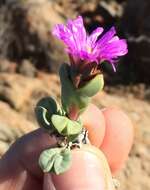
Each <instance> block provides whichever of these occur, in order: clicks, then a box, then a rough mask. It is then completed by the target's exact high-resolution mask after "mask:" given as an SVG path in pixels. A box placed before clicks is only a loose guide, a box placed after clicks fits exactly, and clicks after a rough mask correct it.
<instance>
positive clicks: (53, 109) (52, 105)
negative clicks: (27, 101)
mask: <svg viewBox="0 0 150 190" xmlns="http://www.w3.org/2000/svg"><path fill="white" fill-rule="evenodd" d="M36 107H43V108H45V109H46V110H47V111H48V114H49V116H51V115H52V114H56V113H57V112H58V105H57V102H56V101H55V100H54V99H53V98H52V97H45V98H42V99H41V100H40V101H39V102H38V103H37V105H36Z"/></svg>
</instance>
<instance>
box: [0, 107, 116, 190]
mask: <svg viewBox="0 0 150 190" xmlns="http://www.w3.org/2000/svg"><path fill="white" fill-rule="evenodd" d="M92 111H93V110H92ZM89 112H90V108H89ZM92 113H93V112H92ZM93 114H94V113H93ZM87 120H88V117H87ZM94 120H95V118H94ZM98 120H99V118H97V121H98ZM90 123H91V121H90ZM94 123H95V121H94ZM112 132H113V131H112ZM50 142H51V146H53V145H55V144H56V140H55V138H54V139H52V138H51V137H50V136H49V134H48V133H46V131H45V130H44V129H42V128H39V129H37V130H35V131H33V132H31V133H29V134H27V135H24V136H23V137H21V138H20V139H18V140H17V141H16V142H15V143H14V144H13V145H12V146H11V147H10V149H9V150H8V151H7V152H6V154H5V155H4V156H3V157H2V159H1V160H0V190H8V189H9V190H33V189H36V190H54V189H55V188H54V187H53V184H52V182H51V179H50V175H47V174H43V172H42V171H41V169H40V168H39V165H38V158H39V155H40V153H41V152H42V150H44V149H46V148H49V146H50ZM62 190H63V189H62Z"/></svg>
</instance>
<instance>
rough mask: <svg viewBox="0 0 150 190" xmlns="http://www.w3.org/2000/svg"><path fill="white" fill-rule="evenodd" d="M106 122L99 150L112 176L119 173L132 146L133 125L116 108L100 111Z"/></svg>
mask: <svg viewBox="0 0 150 190" xmlns="http://www.w3.org/2000/svg"><path fill="white" fill-rule="evenodd" d="M102 112H103V115H104V117H105V122H106V132H105V137H104V141H103V143H102V145H101V146H100V149H101V150H102V151H103V152H104V154H105V155H106V157H107V160H108V163H109V165H110V168H111V171H112V173H113V174H115V173H117V172H118V171H120V169H121V168H122V167H123V165H124V163H125V161H126V160H127V158H128V154H129V151H130V149H131V146H132V144H133V136H134V130H133V124H132V122H131V120H130V119H129V117H128V116H127V115H126V114H125V113H124V112H123V111H122V110H121V109H120V108H119V107H116V106H113V107H109V108H106V109H104V110H102Z"/></svg>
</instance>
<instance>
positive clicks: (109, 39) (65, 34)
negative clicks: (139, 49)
mask: <svg viewBox="0 0 150 190" xmlns="http://www.w3.org/2000/svg"><path fill="white" fill-rule="evenodd" d="M103 30H104V29H103V28H102V27H98V28H97V29H96V30H94V31H93V32H92V33H91V34H90V35H88V34H87V33H86V30H85V27H84V24H83V19H82V17H81V16H78V17H77V18H76V19H75V20H68V22H67V24H66V26H65V25H63V24H57V25H56V26H55V27H54V29H53V35H55V36H56V37H57V38H58V39H60V40H62V41H63V42H64V43H65V45H66V46H67V49H66V50H67V52H68V53H69V55H70V56H71V57H72V58H73V59H74V60H79V59H80V60H83V61H84V60H85V61H86V62H96V63H97V64H99V63H101V62H103V61H108V62H110V63H111V64H112V66H113V69H114V70H115V65H114V64H115V62H116V60H117V58H118V57H119V56H123V55H125V54H126V53H127V52H128V49H127V43H126V40H125V39H119V37H118V36H117V35H116V30H115V28H114V27H112V28H111V29H110V30H109V31H108V32H106V33H105V34H104V35H102V36H101V37H100V38H99V36H100V35H101V34H102V32H103Z"/></svg>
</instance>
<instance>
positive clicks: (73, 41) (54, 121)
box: [35, 16, 128, 190]
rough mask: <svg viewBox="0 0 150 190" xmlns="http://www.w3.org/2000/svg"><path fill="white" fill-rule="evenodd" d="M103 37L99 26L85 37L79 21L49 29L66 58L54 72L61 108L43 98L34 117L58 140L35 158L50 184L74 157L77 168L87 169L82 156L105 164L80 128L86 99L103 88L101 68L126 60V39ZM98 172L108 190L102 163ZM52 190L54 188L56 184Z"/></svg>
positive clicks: (113, 32)
mask: <svg viewBox="0 0 150 190" xmlns="http://www.w3.org/2000/svg"><path fill="white" fill-rule="evenodd" d="M102 33H103V28H101V27H98V28H97V29H96V30H94V31H93V32H92V33H91V34H90V35H88V34H87V33H86V31H85V28H84V25H83V19H82V17H81V16H79V17H77V18H76V19H75V20H68V22H67V24H66V26H65V25H63V24H58V25H56V26H55V27H54V29H53V35H54V36H56V37H57V38H58V39H60V40H62V41H63V42H64V44H65V45H66V52H67V53H68V56H69V58H70V63H69V64H62V66H61V68H60V71H59V74H60V81H61V106H60V105H58V103H57V102H56V101H55V100H54V99H53V98H51V97H46V98H43V99H42V100H40V101H39V102H38V104H37V106H36V109H35V112H36V116H37V120H38V122H39V124H40V126H41V127H43V128H45V129H46V130H47V132H48V133H49V134H50V136H51V137H52V136H53V137H55V138H56V141H57V143H56V145H55V146H53V147H51V148H49V149H47V150H44V151H43V152H42V153H41V155H40V158H39V165H40V167H41V168H42V170H43V172H51V173H52V174H53V175H54V176H53V179H54V181H55V178H56V176H55V175H59V174H64V173H65V172H66V171H68V172H71V171H72V170H74V166H73V164H76V161H77V160H78V159H77V156H79V157H80V162H81V163H80V164H79V165H81V164H82V165H84V166H87V167H88V163H86V161H85V160H84V156H85V155H87V156H88V154H93V155H94V156H93V157H92V158H91V160H92V162H93V163H96V162H97V160H99V159H103V160H104V159H105V157H104V156H103V154H102V153H101V152H100V150H98V149H97V148H96V147H93V146H92V145H90V143H92V142H90V141H89V139H88V131H87V129H86V128H84V126H83V124H82V120H81V118H80V116H81V114H82V113H83V112H84V111H85V110H86V108H87V107H88V105H89V103H90V100H91V98H92V97H93V96H94V95H95V94H96V93H97V92H99V91H100V90H102V89H103V86H104V79H103V74H102V72H101V64H103V63H104V62H105V61H107V62H109V63H110V64H111V65H112V67H113V70H114V71H116V67H115V63H116V61H117V59H118V57H120V56H123V55H125V54H126V53H127V52H128V50H127V43H126V40H124V39H119V37H118V36H117V35H116V30H115V28H114V27H112V28H111V29H110V30H109V31H108V32H107V33H105V34H102ZM87 144H89V145H87ZM82 156H83V158H81V157H82ZM84 162H85V163H84ZM81 168H82V167H81ZM102 168H105V169H104V170H106V171H107V172H106V171H105V174H104V176H105V177H106V179H108V178H110V180H107V182H106V183H105V184H103V185H104V189H107V190H109V189H112V188H113V187H112V184H111V183H108V181H111V174H110V171H109V167H108V165H107V162H106V161H105V166H103V167H102ZM66 175H67V174H66ZM60 176H61V175H60ZM62 178H63V176H62ZM94 184H95V182H94V181H93V183H92V184H89V189H90V187H91V189H95V190H96V189H97V188H94V187H96V186H92V185H94ZM57 185H58V189H59V185H60V184H59V183H57Z"/></svg>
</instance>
